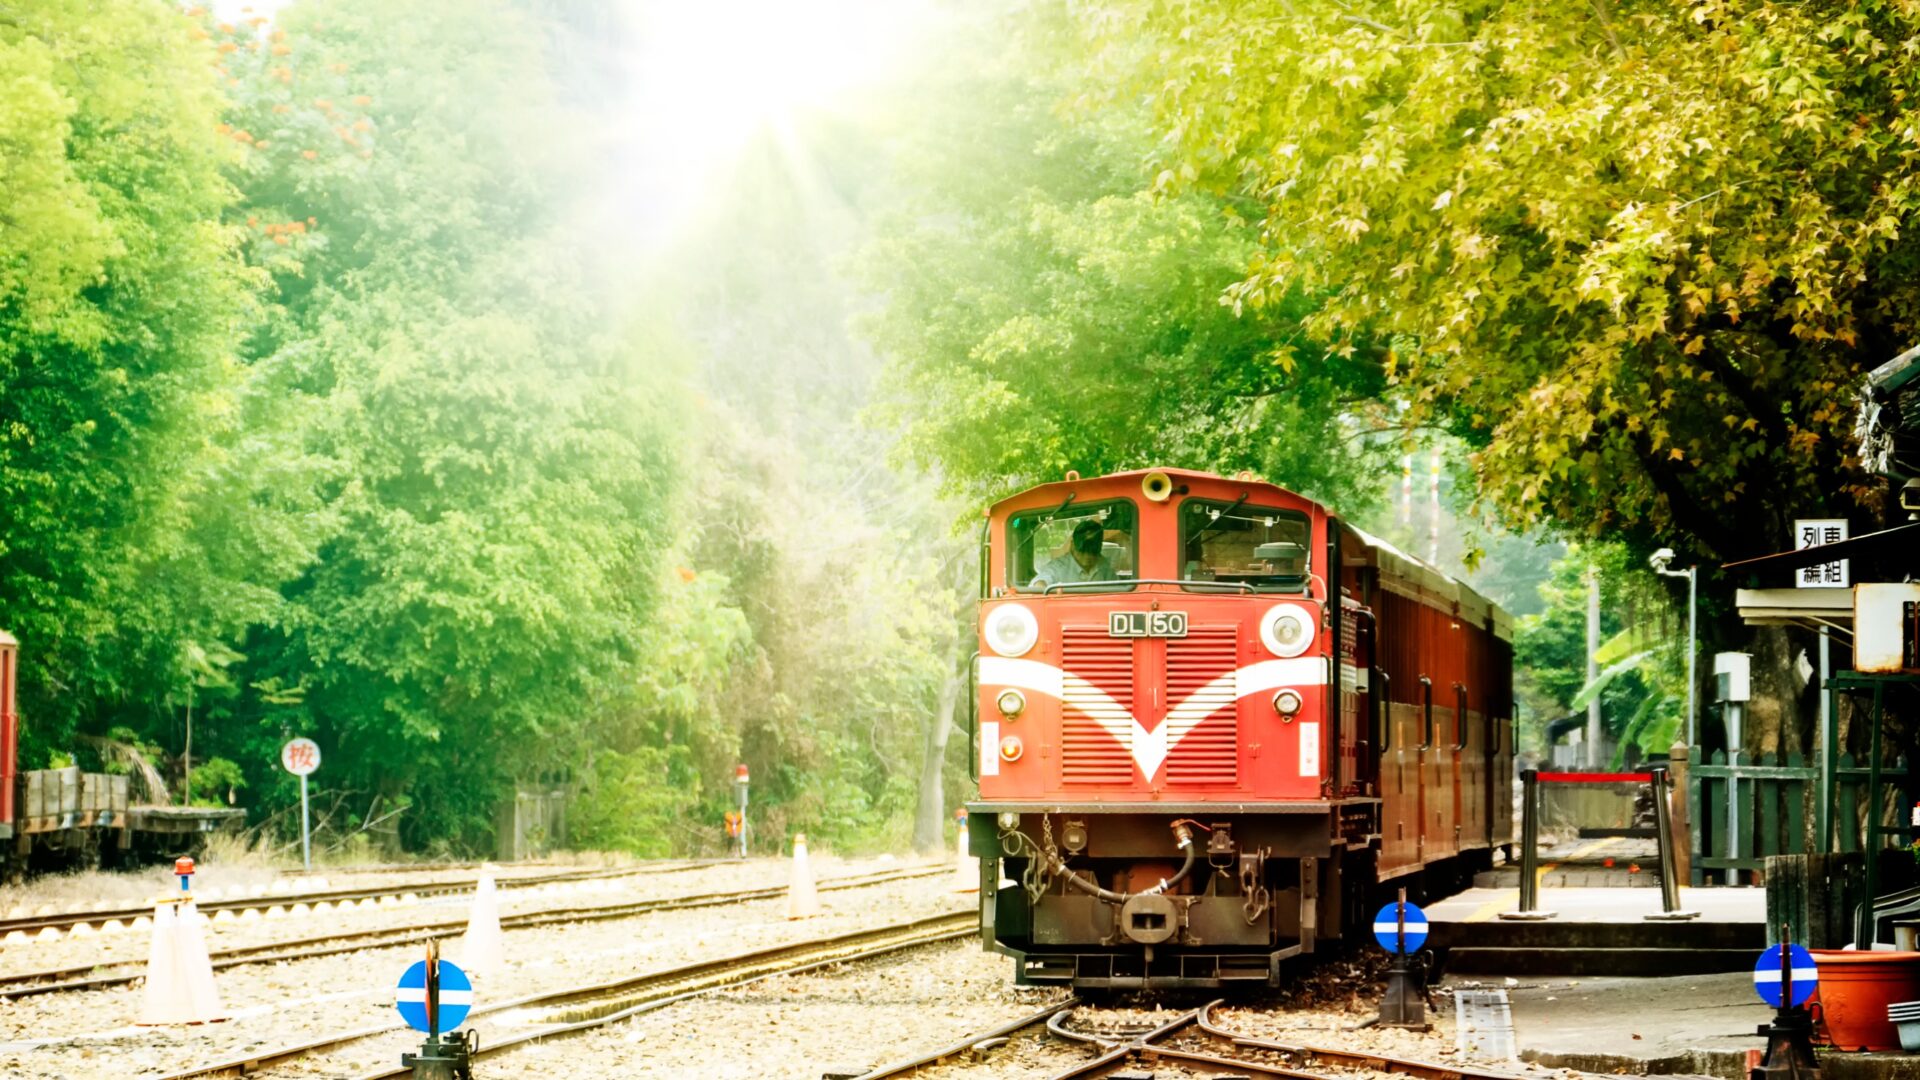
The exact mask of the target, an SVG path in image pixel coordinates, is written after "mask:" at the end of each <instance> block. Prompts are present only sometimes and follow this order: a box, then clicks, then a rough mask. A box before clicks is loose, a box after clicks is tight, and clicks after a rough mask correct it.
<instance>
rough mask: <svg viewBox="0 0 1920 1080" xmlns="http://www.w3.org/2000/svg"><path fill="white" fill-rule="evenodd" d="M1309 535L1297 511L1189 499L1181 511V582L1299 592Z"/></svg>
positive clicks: (1307, 560)
mask: <svg viewBox="0 0 1920 1080" xmlns="http://www.w3.org/2000/svg"><path fill="white" fill-rule="evenodd" d="M1311 536H1312V532H1311V530H1310V529H1309V528H1308V526H1307V516H1306V515H1305V514H1302V513H1300V512H1299V511H1297V510H1279V509H1275V508H1272V507H1266V506H1250V505H1247V504H1246V503H1244V502H1238V503H1229V502H1216V501H1214V500H1211V499H1188V500H1187V501H1186V502H1184V503H1182V504H1181V506H1180V577H1181V580H1183V581H1191V582H1195V583H1199V582H1234V583H1240V584H1246V585H1252V586H1254V587H1255V588H1272V589H1282V590H1296V589H1300V588H1303V587H1304V586H1305V584H1306V581H1307V574H1308V572H1309V570H1310V569H1311V566H1312V558H1311V555H1310V553H1309V551H1308V542H1309V539H1310V538H1311Z"/></svg>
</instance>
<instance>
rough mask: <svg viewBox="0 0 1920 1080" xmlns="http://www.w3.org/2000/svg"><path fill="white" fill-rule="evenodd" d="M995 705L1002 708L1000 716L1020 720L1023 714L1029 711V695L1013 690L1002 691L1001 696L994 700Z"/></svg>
mask: <svg viewBox="0 0 1920 1080" xmlns="http://www.w3.org/2000/svg"><path fill="white" fill-rule="evenodd" d="M993 703H994V704H995V705H998V706H1000V715H1001V716H1004V717H1006V718H1007V719H1009V720H1014V719H1018V718H1019V716H1020V714H1021V713H1023V712H1026V711H1027V695H1025V694H1023V693H1021V692H1020V691H1018V690H1014V689H1012V688H1008V689H1006V690H1002V691H1000V696H999V697H997V698H994V699H993Z"/></svg>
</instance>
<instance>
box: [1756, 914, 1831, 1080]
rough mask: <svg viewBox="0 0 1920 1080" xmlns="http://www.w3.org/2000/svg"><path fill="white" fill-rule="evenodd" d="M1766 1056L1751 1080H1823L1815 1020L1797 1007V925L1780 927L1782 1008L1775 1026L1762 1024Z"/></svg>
mask: <svg viewBox="0 0 1920 1080" xmlns="http://www.w3.org/2000/svg"><path fill="white" fill-rule="evenodd" d="M1760 1034H1761V1035H1764V1036H1766V1039H1767V1051H1766V1056H1765V1057H1763V1058H1761V1059H1760V1065H1759V1067H1758V1068H1756V1069H1754V1070H1753V1071H1752V1072H1751V1073H1749V1074H1748V1080H1819V1078H1820V1061H1819V1059H1818V1058H1815V1057H1814V1056H1813V1017H1812V1015H1811V1014H1809V1013H1808V1012H1807V1010H1806V1009H1804V1008H1801V1007H1800V1006H1798V1005H1795V1004H1794V1003H1793V925H1792V924H1791V923H1782V924H1781V926H1780V1008H1779V1010H1778V1011H1776V1012H1775V1013H1774V1014H1773V1023H1771V1024H1762V1025H1761V1026H1760Z"/></svg>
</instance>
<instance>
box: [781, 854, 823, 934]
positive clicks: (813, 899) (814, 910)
mask: <svg viewBox="0 0 1920 1080" xmlns="http://www.w3.org/2000/svg"><path fill="white" fill-rule="evenodd" d="M818 914H820V894H819V893H817V892H815V891H814V888H813V865H812V864H811V863H809V862H808V861H807V834H806V833H794V834H793V880H792V881H791V882H790V883H789V884H788V885H787V918H789V919H810V918H812V917H813V916H815V915H818Z"/></svg>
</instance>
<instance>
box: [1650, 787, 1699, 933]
mask: <svg viewBox="0 0 1920 1080" xmlns="http://www.w3.org/2000/svg"><path fill="white" fill-rule="evenodd" d="M1647 772H1648V773H1649V774H1650V775H1651V776H1652V777H1653V827H1654V828H1655V829H1656V830H1658V831H1659V834H1660V836H1659V840H1658V841H1657V842H1658V845H1659V851H1660V911H1659V912H1658V913H1657V914H1653V915H1648V916H1647V918H1649V919H1655V920H1669V921H1678V920H1681V919H1692V918H1697V917H1698V916H1699V914H1700V913H1699V912H1697V911H1681V910H1680V867H1679V864H1678V863H1677V862H1676V861H1675V860H1674V857H1673V808H1672V806H1670V805H1669V804H1668V802H1667V800H1668V798H1670V797H1671V792H1672V788H1670V787H1669V786H1668V784H1667V781H1668V776H1667V767H1666V766H1665V765H1655V766H1652V767H1650V768H1649V769H1648V770H1647Z"/></svg>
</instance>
